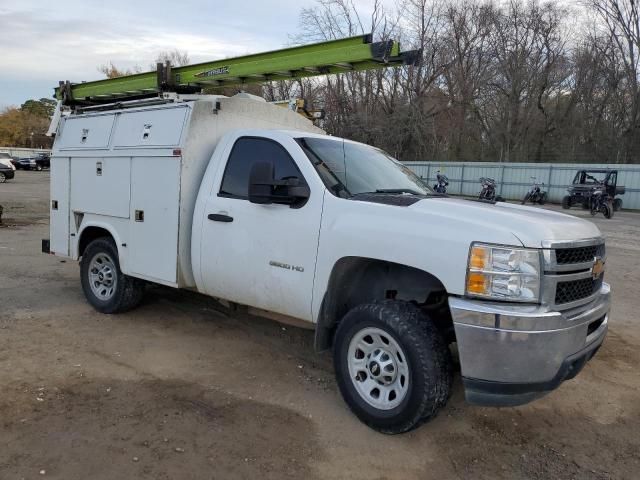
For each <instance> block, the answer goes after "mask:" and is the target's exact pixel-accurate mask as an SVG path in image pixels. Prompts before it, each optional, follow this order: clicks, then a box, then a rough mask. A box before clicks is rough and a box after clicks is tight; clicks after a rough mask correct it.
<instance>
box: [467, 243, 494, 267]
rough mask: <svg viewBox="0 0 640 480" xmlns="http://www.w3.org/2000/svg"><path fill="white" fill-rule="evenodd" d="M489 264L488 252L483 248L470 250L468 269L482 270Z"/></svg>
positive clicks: (477, 247)
mask: <svg viewBox="0 0 640 480" xmlns="http://www.w3.org/2000/svg"><path fill="white" fill-rule="evenodd" d="M488 263H489V251H488V249H487V248H485V247H479V246H476V247H473V248H472V249H471V257H470V258H469V267H470V268H473V269H478V270H482V269H484V268H486V266H487V264H488Z"/></svg>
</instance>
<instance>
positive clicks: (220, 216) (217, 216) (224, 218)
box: [207, 213, 233, 223]
mask: <svg viewBox="0 0 640 480" xmlns="http://www.w3.org/2000/svg"><path fill="white" fill-rule="evenodd" d="M207 218H208V219H209V220H213V221H214V222H225V223H230V222H233V217H230V216H229V215H225V214H224V213H210V214H209V215H208V216H207Z"/></svg>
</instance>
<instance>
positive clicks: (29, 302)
mask: <svg viewBox="0 0 640 480" xmlns="http://www.w3.org/2000/svg"><path fill="white" fill-rule="evenodd" d="M48 181H49V175H48V173H47V172H22V171H20V172H17V175H16V179H15V180H13V181H9V182H7V183H6V184H0V204H2V205H4V207H5V209H4V211H5V213H4V225H3V226H0V385H2V389H1V390H0V429H1V430H0V432H1V434H0V478H1V479H14V478H15V479H21V478H56V479H65V480H72V479H88V478H91V479H115V478H117V479H129V478H149V479H151V478H153V479H170V478H171V479H173V478H180V479H212V478H215V479H228V478H265V479H272V478H273V479H282V478H295V479H300V478H305V479H314V478H353V479H367V480H374V479H428V478H438V479H449V478H465V479H466V478H469V479H514V478H516V479H519V478H522V479H525V478H527V479H528V478H534V479H537V478H540V479H547V478H554V479H573V478H580V479H607V478H628V479H637V478H638V476H639V475H640V474H639V473H638V472H640V433H639V432H640V374H639V373H638V365H639V364H640V349H639V345H640V325H639V323H638V320H637V318H638V317H637V311H638V309H639V307H640V301H639V299H638V297H639V292H640V289H639V288H638V285H640V268H639V267H640V241H639V238H640V214H637V213H633V212H618V213H617V214H616V216H615V217H614V218H613V219H612V220H605V219H604V218H603V217H602V215H600V216H598V217H596V218H595V222H596V223H597V224H598V225H599V227H600V228H601V230H602V231H603V232H604V233H605V235H606V237H607V242H608V245H607V250H608V261H607V269H608V270H607V274H606V279H607V281H608V282H610V283H611V284H612V288H613V292H614V307H613V308H614V310H613V316H612V319H611V322H610V334H609V336H608V338H607V340H606V341H605V344H604V346H603V348H602V349H601V350H600V351H599V353H598V355H597V356H596V357H595V358H594V360H593V361H592V362H590V363H589V365H588V366H587V367H586V368H585V370H584V371H583V372H582V373H581V374H580V375H579V376H578V377H577V378H576V379H574V380H572V381H570V382H568V383H565V384H564V385H563V386H561V387H560V389H559V390H557V391H556V392H553V393H552V394H550V395H548V396H547V397H545V398H543V399H541V400H538V401H537V402H535V403H533V404H530V405H527V406H524V407H518V408H502V409H492V408H478V407H472V406H469V405H467V404H466V403H465V402H464V400H463V392H462V389H461V385H460V381H459V378H457V379H456V381H455V388H454V391H453V396H452V398H451V399H450V402H449V404H448V406H447V407H446V408H445V409H444V410H443V411H442V413H441V414H440V415H439V416H438V417H437V418H436V419H435V420H434V421H432V422H431V423H429V424H427V425H425V426H423V427H422V428H420V429H418V430H417V431H414V432H411V433H409V434H406V435H400V436H394V437H389V436H384V435H380V434H377V433H375V432H373V431H372V430H369V429H368V428H366V427H365V426H363V425H362V424H361V423H359V422H358V420H357V419H356V418H355V417H354V416H353V415H351V414H350V413H349V411H348V410H347V408H346V406H345V404H344V403H343V401H342V399H341V398H340V395H339V393H338V390H337V388H336V385H335V383H334V380H333V373H332V365H331V359H330V356H329V355H326V354H323V355H316V354H314V353H313V350H312V340H313V334H312V332H311V331H308V330H301V329H298V328H295V327H291V326H283V325H280V324H278V323H275V322H271V321H268V320H265V319H260V318H255V317H248V316H246V315H240V314H233V313H231V312H227V311H225V310H224V309H222V308H221V307H220V306H219V305H218V304H216V303H215V302H214V301H212V300H209V299H207V298H205V297H202V296H199V295H196V294H193V293H188V292H177V291H173V290H171V289H167V288H160V287H154V288H151V289H150V290H149V292H148V294H147V296H146V299H145V301H144V303H143V305H142V306H141V307H140V308H138V309H137V310H135V311H133V312H131V313H128V314H125V315H118V316H104V315H100V314H98V313H96V312H95V311H94V310H92V308H91V307H90V306H89V305H88V304H87V303H86V302H85V300H84V297H83V295H82V291H81V288H80V282H79V278H78V266H77V265H76V264H75V262H65V261H63V260H61V259H59V258H56V257H52V256H48V255H42V254H41V253H39V252H40V239H41V238H45V237H47V236H48V217H47V215H48V210H47V205H48ZM549 208H556V207H549ZM571 213H572V214H574V215H578V216H582V217H587V218H590V217H589V214H588V212H584V211H581V210H576V209H574V210H571Z"/></svg>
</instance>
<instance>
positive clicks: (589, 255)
mask: <svg viewBox="0 0 640 480" xmlns="http://www.w3.org/2000/svg"><path fill="white" fill-rule="evenodd" d="M597 251H598V245H590V246H588V247H578V248H558V249H556V262H557V263H558V265H567V264H569V263H584V262H588V261H590V260H593V259H594V257H595V256H596V253H597Z"/></svg>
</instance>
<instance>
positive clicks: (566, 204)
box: [562, 195, 572, 210]
mask: <svg viewBox="0 0 640 480" xmlns="http://www.w3.org/2000/svg"><path fill="white" fill-rule="evenodd" d="M571 203H572V202H571V195H565V196H564V197H562V208H564V209H565V210H568V209H569V208H571Z"/></svg>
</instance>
